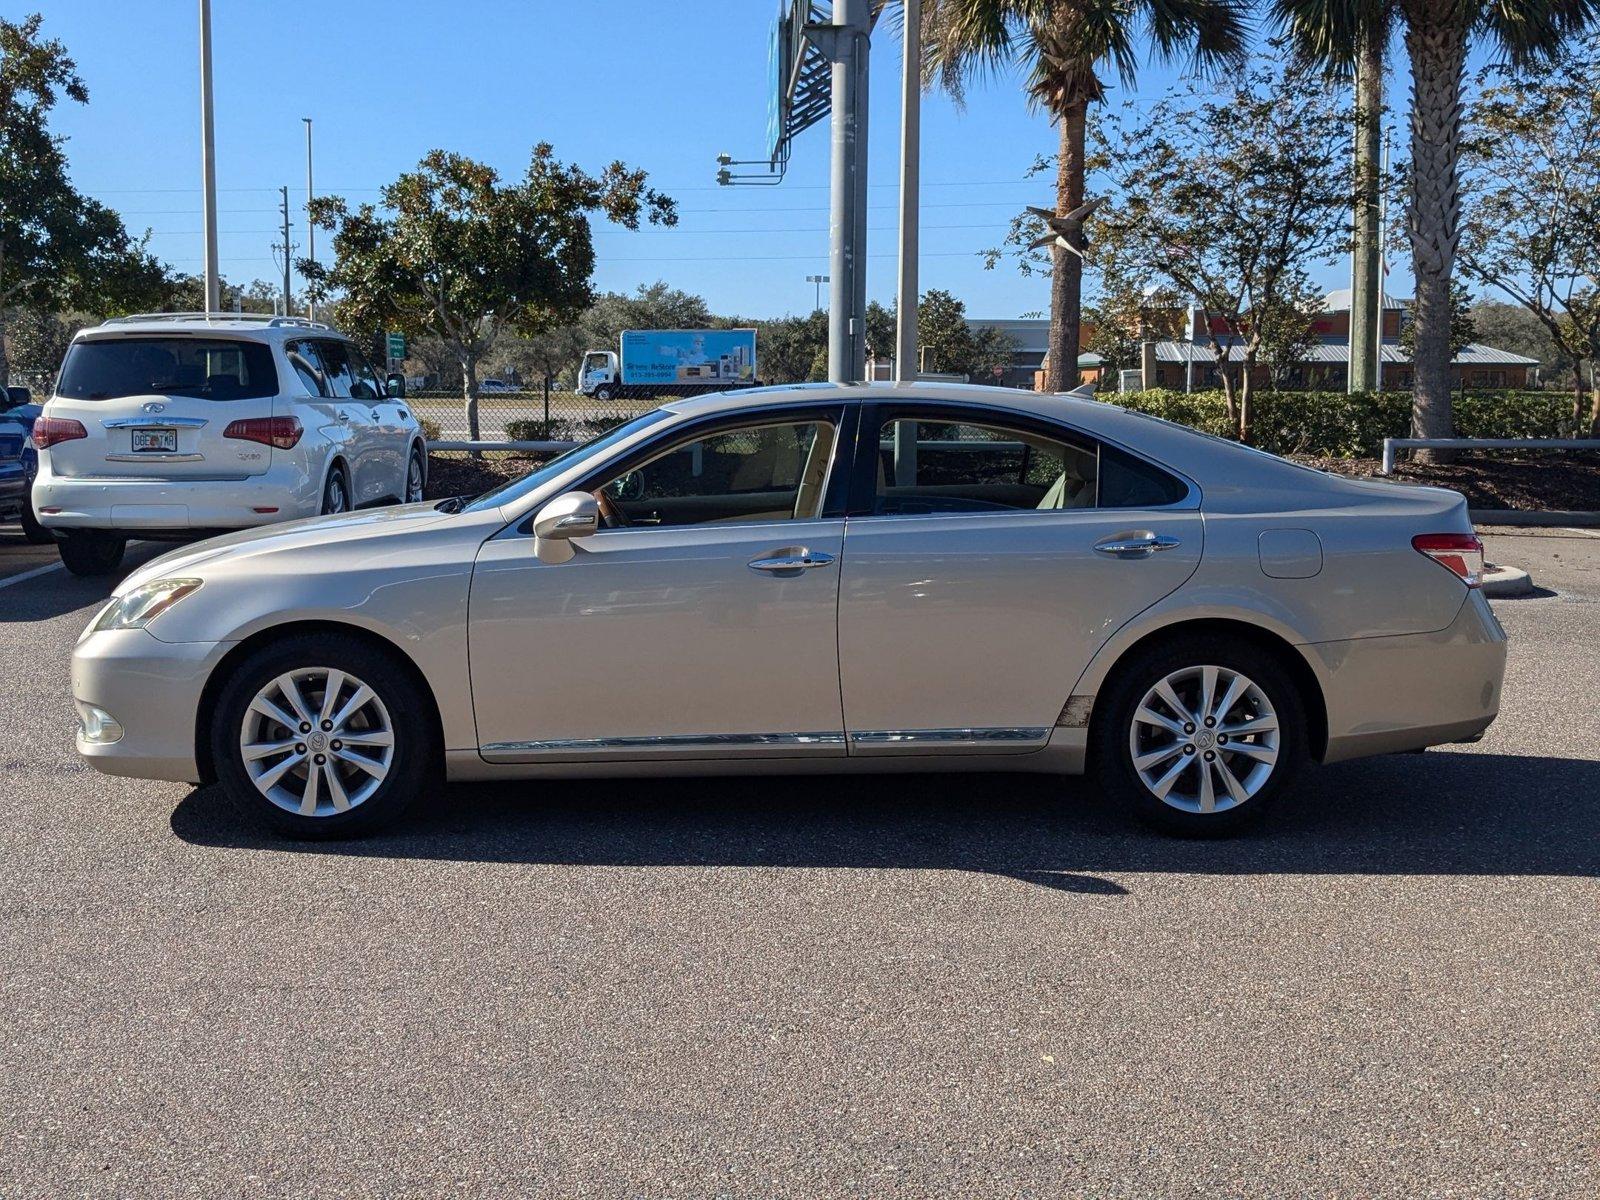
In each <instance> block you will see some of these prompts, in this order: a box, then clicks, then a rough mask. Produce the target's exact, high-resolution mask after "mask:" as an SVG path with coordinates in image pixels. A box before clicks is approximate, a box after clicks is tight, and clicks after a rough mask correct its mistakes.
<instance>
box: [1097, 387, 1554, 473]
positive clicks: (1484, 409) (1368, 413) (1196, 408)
mask: <svg viewBox="0 0 1600 1200" xmlns="http://www.w3.org/2000/svg"><path fill="white" fill-rule="evenodd" d="M1105 398H1106V399H1107V400H1109V401H1110V402H1111V403H1113V404H1120V405H1122V406H1123V407H1124V408H1130V409H1133V410H1134V411H1136V412H1144V413H1149V414H1150V415H1151V416H1155V417H1162V418H1164V419H1165V420H1168V421H1175V422H1177V423H1178V424H1180V425H1188V426H1190V427H1192V428H1194V429H1199V430H1201V431H1202V432H1204V433H1210V434H1215V435H1216V436H1218V437H1224V438H1231V437H1234V436H1236V432H1235V430H1234V429H1233V427H1232V425H1231V424H1230V423H1229V421H1228V409H1227V402H1226V400H1225V399H1224V397H1223V394H1222V393H1221V392H1220V391H1205V392H1192V393H1188V394H1185V393H1183V392H1174V391H1168V390H1166V389H1161V388H1156V389H1152V390H1150V391H1144V392H1122V393H1107V394H1106V397H1105ZM1250 403H1251V437H1250V441H1251V443H1252V444H1253V445H1255V446H1258V447H1260V448H1261V449H1262V450H1267V451H1270V452H1271V453H1273V454H1311V455H1318V456H1323V457H1330V458H1351V457H1368V458H1371V457H1376V456H1377V455H1379V454H1381V453H1382V452H1383V439H1384V438H1386V437H1396V438H1398V437H1407V436H1409V434H1410V432H1411V393H1410V392H1379V393H1370V392H1369V393H1356V394H1354V395H1351V394H1349V393H1346V392H1267V391H1262V392H1255V393H1252V395H1251V398H1250ZM1454 411H1455V427H1456V432H1457V433H1458V434H1459V435H1460V436H1462V437H1481V438H1520V437H1532V438H1553V437H1574V436H1576V435H1577V431H1576V429H1575V422H1574V421H1573V419H1572V398H1571V397H1570V396H1567V395H1563V394H1561V393H1559V392H1505V391H1500V392H1467V393H1457V395H1456V397H1455V407H1454Z"/></svg>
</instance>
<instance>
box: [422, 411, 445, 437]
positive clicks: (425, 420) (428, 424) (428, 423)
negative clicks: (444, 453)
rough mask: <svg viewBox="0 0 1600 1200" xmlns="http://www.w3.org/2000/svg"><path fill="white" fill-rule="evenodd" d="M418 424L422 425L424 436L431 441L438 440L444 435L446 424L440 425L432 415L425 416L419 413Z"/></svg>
mask: <svg viewBox="0 0 1600 1200" xmlns="http://www.w3.org/2000/svg"><path fill="white" fill-rule="evenodd" d="M417 424H418V425H420V426H422V436H423V437H425V438H427V439H428V440H429V441H430V442H437V441H439V440H440V439H441V438H443V437H444V426H442V425H440V424H439V422H438V421H436V420H434V419H433V418H432V417H425V416H423V415H422V414H421V413H418V414H417Z"/></svg>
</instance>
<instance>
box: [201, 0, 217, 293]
mask: <svg viewBox="0 0 1600 1200" xmlns="http://www.w3.org/2000/svg"><path fill="white" fill-rule="evenodd" d="M200 189H201V191H202V192H203V193H204V194H203V196H202V197H201V203H202V205H203V207H204V209H205V211H204V213H202V214H201V218H200V227H201V229H202V230H203V234H204V237H205V260H206V312H208V313H213V312H218V311H220V310H221V308H222V279H221V276H220V275H219V273H218V271H217V166H216V136H215V131H214V128H213V122H212V115H211V0H200Z"/></svg>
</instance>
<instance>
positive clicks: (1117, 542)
mask: <svg viewBox="0 0 1600 1200" xmlns="http://www.w3.org/2000/svg"><path fill="white" fill-rule="evenodd" d="M1102 501H1106V502H1108V503H1105V504H1102ZM1111 501H1117V502H1124V503H1121V504H1120V506H1116V507H1113V506H1112V504H1111V503H1109V502H1111ZM1201 541H1202V525H1201V520H1200V514H1199V512H1198V508H1197V506H1196V503H1195V500H1194V497H1193V494H1192V489H1191V488H1189V486H1188V485H1186V484H1185V483H1184V482H1183V481H1181V480H1179V479H1177V478H1176V477H1175V476H1173V475H1171V474H1170V473H1167V472H1165V471H1162V470H1160V469H1159V468H1157V467H1156V466H1154V465H1153V464H1149V463H1145V462H1143V461H1142V460H1140V459H1138V458H1137V457H1136V456H1133V455H1131V454H1128V453H1126V452H1124V451H1120V450H1117V449H1115V448H1112V447H1103V446H1100V445H1098V444H1096V443H1095V442H1094V441H1093V440H1092V439H1090V438H1087V437H1084V436H1082V435H1080V434H1077V433H1075V432H1073V431H1071V430H1067V429H1065V428H1058V427H1056V426H1054V425H1052V424H1048V423H1044V422H1041V421H1039V420H1036V419H1033V418H1029V417H1026V416H1023V415H1019V414H1014V413H1010V412H1007V411H1005V410H989V409H985V408H980V407H969V406H951V405H938V404H926V405H924V404H914V405H894V406H886V405H879V406H873V407H868V408H865V409H864V411H863V413H862V415H861V437H860V447H859V449H858V451H857V459H856V464H855V468H854V480H853V485H852V496H851V500H850V517H849V521H848V523H847V526H846V531H845V543H844V570H843V572H842V573H841V580H840V595H839V659H840V688H841V691H842V694H843V698H844V715H845V726H846V729H847V731H848V734H849V745H850V753H851V754H864V755H885V754H938V753H973V752H988V753H994V752H1008V751H1015V752H1026V751H1029V750H1034V749H1038V748H1040V747H1042V746H1043V745H1044V744H1045V743H1046V742H1047V741H1048V739H1049V737H1050V731H1051V729H1052V727H1053V726H1054V725H1055V724H1056V721H1057V718H1058V717H1059V715H1060V713H1061V711H1062V708H1063V706H1064V705H1065V703H1066V700H1067V697H1068V695H1069V694H1070V692H1071V689H1072V686H1073V684H1074V683H1075V682H1076V681H1077V679H1078V678H1079V676H1080V675H1081V674H1082V672H1083V670H1084V668H1085V667H1087V665H1088V663H1089V661H1090V659H1092V658H1093V656H1094V654H1095V652H1096V651H1097V650H1099V649H1100V647H1101V646H1102V645H1104V644H1105V642H1106V640H1107V639H1108V638H1109V637H1110V636H1111V635H1112V633H1113V632H1115V630H1116V629H1117V628H1118V627H1119V626H1121V625H1122V624H1123V623H1124V622H1126V621H1127V620H1129V619H1130V618H1131V617H1133V616H1134V615H1135V614H1136V613H1138V612H1140V611H1141V610H1142V609H1144V608H1147V607H1149V606H1150V605H1151V604H1154V603H1155V602H1156V601H1157V600H1159V599H1161V598H1162V597H1163V596H1165V595H1167V594H1168V593H1170V592H1172V591H1173V590H1174V589H1176V588H1177V587H1179V586H1180V585H1181V584H1182V583H1183V582H1184V581H1185V580H1186V579H1188V577H1189V576H1190V575H1191V574H1193V572H1194V570H1195V568H1196V566H1197V565H1198V563H1199V560H1200V551H1201Z"/></svg>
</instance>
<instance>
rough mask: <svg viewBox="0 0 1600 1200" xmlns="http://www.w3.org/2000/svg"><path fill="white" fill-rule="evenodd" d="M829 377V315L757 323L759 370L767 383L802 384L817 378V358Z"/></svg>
mask: <svg viewBox="0 0 1600 1200" xmlns="http://www.w3.org/2000/svg"><path fill="white" fill-rule="evenodd" d="M819 358H820V359H821V362H822V376H821V377H822V378H823V379H826V378H827V377H828V368H827V363H828V314H827V313H826V312H824V311H823V310H822V309H820V308H819V309H817V310H816V311H815V312H812V313H808V314H807V315H805V316H803V317H779V318H777V319H776V320H771V321H761V322H758V323H757V324H756V369H757V371H758V372H759V373H760V375H761V378H762V381H763V382H766V383H799V382H802V381H804V380H808V379H813V378H815V377H816V376H815V374H814V369H815V367H816V365H817V362H818V359H819Z"/></svg>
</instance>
